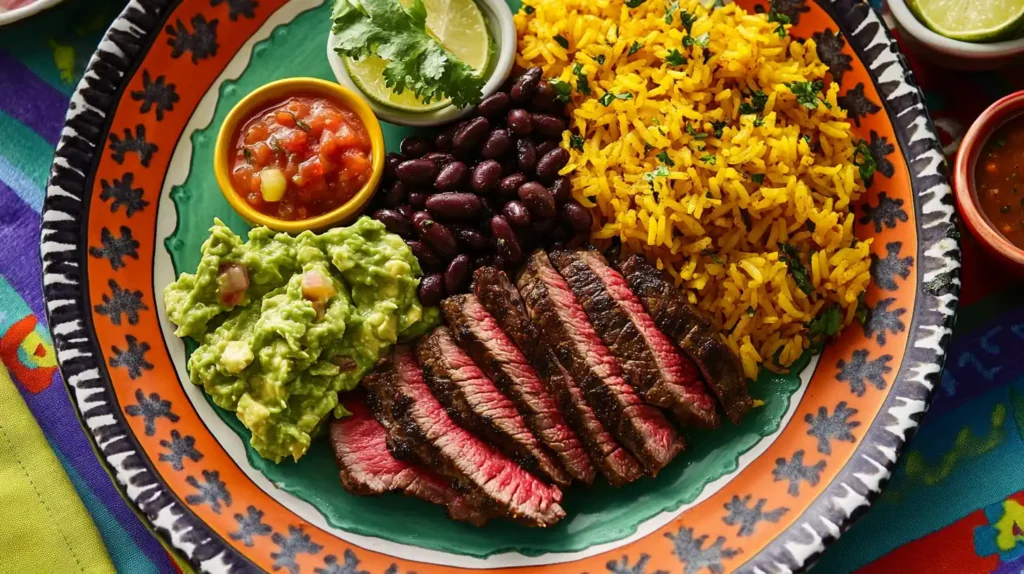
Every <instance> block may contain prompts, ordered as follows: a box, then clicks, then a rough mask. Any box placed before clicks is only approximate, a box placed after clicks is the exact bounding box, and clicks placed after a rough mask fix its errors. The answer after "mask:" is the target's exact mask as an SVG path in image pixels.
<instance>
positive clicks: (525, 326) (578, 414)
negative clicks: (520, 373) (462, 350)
mask: <svg viewBox="0 0 1024 574" xmlns="http://www.w3.org/2000/svg"><path fill="white" fill-rule="evenodd" d="M473 292H474V293H475V294H476V296H477V298H478V299H480V302H481V303H482V304H483V306H484V308H486V309H487V311H488V312H489V313H490V314H491V315H492V316H493V317H494V319H495V320H496V321H497V323H498V326H499V327H501V330H502V331H504V332H505V333H506V334H507V335H508V336H509V338H511V339H512V341H513V342H515V344H516V346H517V347H519V349H520V350H522V352H523V353H524V354H525V355H526V357H527V359H528V360H529V361H530V363H531V364H532V365H533V367H534V368H535V369H536V370H537V373H538V374H539V375H540V376H541V377H542V378H543V379H544V381H546V382H547V383H548V387H549V388H550V390H551V391H552V393H554V395H555V398H556V399H557V400H558V406H559V407H560V408H561V412H562V414H563V415H564V416H565V419H566V421H567V422H568V423H569V426H570V427H572V429H573V430H575V431H576V434H577V436H578V437H579V439H580V442H581V443H582V444H583V448H584V449H586V451H587V454H588V455H589V456H590V460H591V461H592V462H593V463H594V465H595V466H597V468H598V470H600V471H601V474H603V475H604V477H605V478H606V479H607V480H608V482H609V483H611V484H612V486H622V485H624V484H628V483H630V482H633V481H634V480H637V479H638V478H640V477H641V476H642V475H643V471H642V470H641V468H640V463H639V462H637V460H636V459H635V458H633V455H631V454H630V453H629V451H628V450H626V449H625V448H623V447H622V445H620V444H619V443H618V442H617V441H616V440H615V437H613V436H612V435H611V434H610V433H609V432H608V431H607V430H606V429H605V427H604V425H603V424H601V421H600V420H598V418H597V415H596V414H595V413H594V409H592V408H591V407H590V405H589V404H588V403H587V401H586V399H585V398H584V396H583V389H581V388H580V386H579V385H578V384H577V383H576V380H575V379H573V378H572V375H570V374H569V372H568V371H566V370H565V368H564V367H563V366H562V364H561V363H559V362H558V359H557V358H556V357H555V354H554V352H553V351H552V350H551V348H550V347H548V346H547V345H546V344H544V343H542V342H541V340H540V335H539V334H538V333H537V330H536V328H534V326H533V323H531V322H530V319H529V317H528V316H527V314H526V307H524V306H523V301H522V299H521V298H520V297H519V291H517V290H516V288H515V286H514V285H512V282H511V281H510V280H509V278H508V276H507V275H505V273H504V272H503V271H500V270H498V269H495V268H494V267H481V268H480V269H477V271H476V272H475V273H474V274H473Z"/></svg>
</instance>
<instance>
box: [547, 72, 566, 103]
mask: <svg viewBox="0 0 1024 574" xmlns="http://www.w3.org/2000/svg"><path fill="white" fill-rule="evenodd" d="M548 83H550V84H551V87H553V88H554V89H555V99H556V100H558V102H559V103H562V104H568V103H569V102H571V101H572V86H570V85H569V83H568V82H563V81H562V80H559V79H558V78H555V79H553V80H550V81H549V82H548Z"/></svg>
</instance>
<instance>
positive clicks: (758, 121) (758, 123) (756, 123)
mask: <svg viewBox="0 0 1024 574" xmlns="http://www.w3.org/2000/svg"><path fill="white" fill-rule="evenodd" d="M763 125H764V118H761V117H759V118H757V119H756V120H754V127H755V128H759V127H761V126H763Z"/></svg>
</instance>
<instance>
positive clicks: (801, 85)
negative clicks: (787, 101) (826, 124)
mask: <svg viewBox="0 0 1024 574" xmlns="http://www.w3.org/2000/svg"><path fill="white" fill-rule="evenodd" d="M786 87H787V88H789V91H791V92H793V95H795V96H796V101H797V103H798V104H800V105H801V106H803V107H805V108H807V109H809V110H814V109H817V108H818V104H819V103H820V104H822V105H824V106H825V107H826V108H828V109H832V104H830V103H828V102H826V101H825V100H824V99H822V98H821V97H820V96H818V93H819V92H821V90H822V89H823V88H824V87H825V82H823V81H821V80H814V81H813V82H790V83H788V84H786Z"/></svg>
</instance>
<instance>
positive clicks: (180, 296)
mask: <svg viewBox="0 0 1024 574" xmlns="http://www.w3.org/2000/svg"><path fill="white" fill-rule="evenodd" d="M421 276H422V271H421V269H420V266H419V263H418V262H417V261H416V257H414V256H413V254H412V252H411V251H410V250H409V247H408V246H407V245H406V244H405V242H403V241H402V239H401V238H400V237H398V236H397V235H393V234H391V233H388V232H387V231H386V230H385V229H384V225H383V224H381V223H380V222H378V221H375V220H373V219H370V218H367V217H362V218H360V219H359V220H358V221H356V222H355V223H354V224H352V225H351V226H349V227H340V228H335V229H331V230H329V231H327V232H325V233H322V234H319V235H317V234H314V233H312V232H309V231H306V232H303V233H302V234H300V235H298V236H296V237H292V236H290V235H288V234H286V233H277V232H274V231H271V230H270V229H267V228H265V227H259V228H256V229H253V230H252V231H250V232H249V240H248V241H247V242H244V243H243V242H242V239H241V238H240V237H239V236H238V235H235V234H234V233H233V232H232V231H231V230H230V229H228V227H227V226H226V225H224V224H223V223H222V222H221V221H220V220H219V219H218V220H215V221H214V225H213V227H212V228H211V229H210V238H209V239H208V240H207V241H206V242H205V243H204V244H203V247H202V259H201V260H200V262H199V268H198V269H197V270H196V272H195V274H189V273H182V274H181V277H179V278H178V280H177V281H176V282H174V283H172V284H170V285H168V286H167V289H166V290H164V301H165V303H166V305H167V314H168V316H169V317H170V320H171V322H173V323H174V324H175V325H176V326H177V327H178V328H177V330H176V331H175V334H176V335H178V336H179V337H191V338H192V339H195V340H196V342H198V343H199V348H197V349H196V350H195V351H194V352H193V353H192V356H191V357H190V358H189V361H188V367H189V377H190V379H191V380H192V382H193V383H194V384H196V385H200V386H202V387H203V389H204V390H205V391H206V392H207V394H209V395H210V398H211V399H212V400H213V402H214V403H216V404H217V405H218V406H220V407H222V408H224V409H229V410H232V411H235V413H236V414H237V415H238V418H239V420H241V421H242V423H243V424H245V426H246V427H247V428H248V429H249V430H251V431H252V441H251V444H252V446H253V448H254V449H256V452H258V453H259V454H260V456H262V457H264V458H267V459H271V460H274V461H275V462H280V461H281V460H282V459H284V458H286V457H288V456H291V457H292V458H294V459H295V460H298V459H299V458H300V457H301V456H302V455H303V454H305V453H306V451H307V450H308V449H309V444H310V441H311V439H312V437H314V436H315V435H316V434H317V432H318V431H319V430H320V429H321V428H322V427H323V425H324V421H325V419H326V418H327V415H329V414H330V413H332V412H333V413H334V414H335V416H339V417H340V416H344V415H345V414H346V411H345V409H344V407H343V406H341V405H340V404H339V403H338V393H339V392H341V391H347V390H351V389H352V388H354V387H355V386H356V385H358V384H359V381H360V379H362V377H363V375H365V374H366V373H367V372H368V371H369V370H370V369H371V368H373V365H374V364H375V363H376V362H377V360H378V359H379V358H380V357H381V355H382V354H383V353H384V352H386V351H387V349H388V348H389V347H390V346H391V345H393V344H394V343H395V342H397V341H398V340H399V338H411V337H414V336H416V335H417V334H420V333H422V332H424V331H426V330H427V329H429V328H431V327H433V326H434V325H436V324H438V323H439V322H440V314H439V312H438V310H437V309H436V308H433V307H431V308H427V309H424V308H423V307H422V306H421V305H420V303H419V300H418V299H417V297H416V289H417V287H418V285H419V279H420V277H421Z"/></svg>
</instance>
